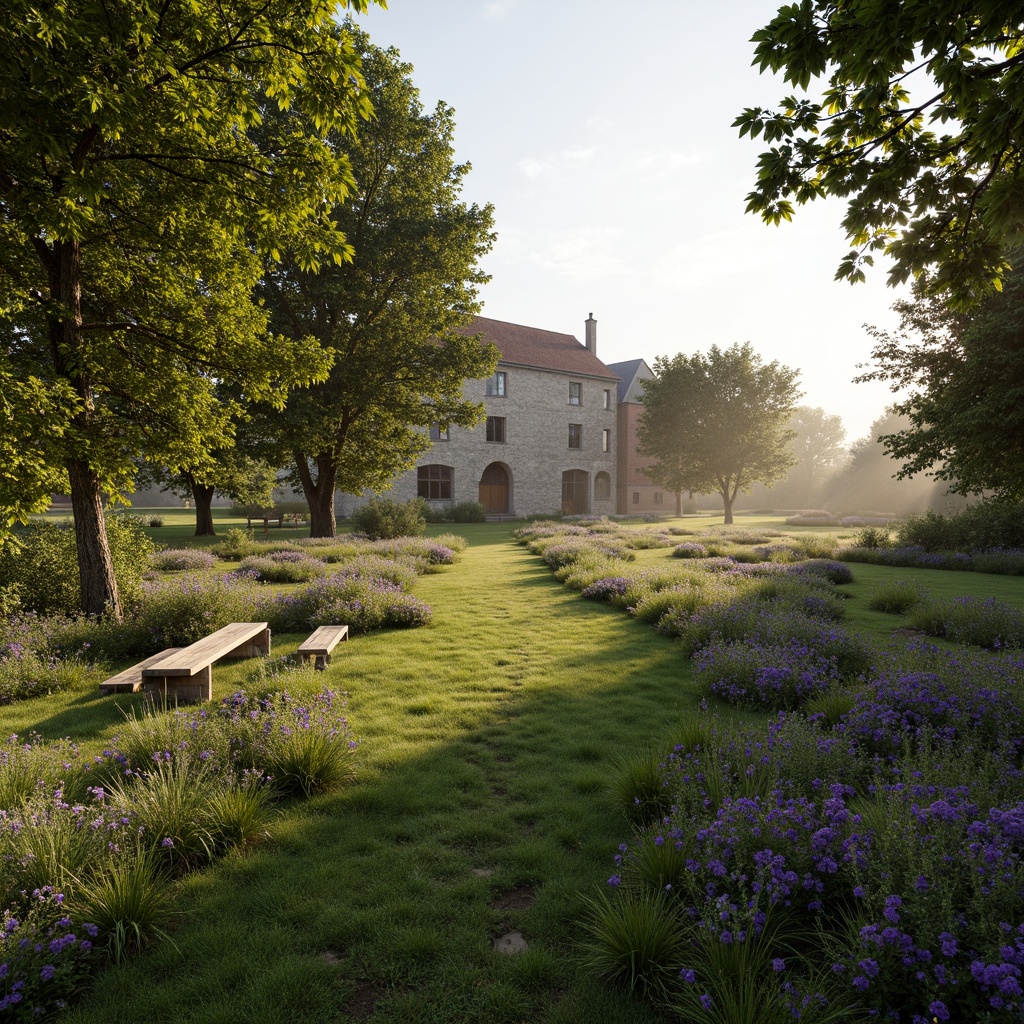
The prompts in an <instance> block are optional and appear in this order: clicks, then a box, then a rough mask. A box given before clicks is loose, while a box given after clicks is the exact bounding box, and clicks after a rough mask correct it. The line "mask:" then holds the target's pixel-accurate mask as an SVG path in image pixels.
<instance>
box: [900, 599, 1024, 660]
mask: <svg viewBox="0 0 1024 1024" xmlns="http://www.w3.org/2000/svg"><path fill="white" fill-rule="evenodd" d="M909 625H910V627H911V628H912V629H920V630H922V631H923V632H925V633H927V634H928V635H929V636H941V637H945V638H946V639H947V640H951V641H952V642H953V643H956V644H973V645H975V646H977V647H987V648H990V649H995V650H999V649H1001V648H1005V647H1024V613H1022V612H1020V611H1018V610H1017V609H1016V608H1014V607H1013V605H1009V604H1005V603H1004V602H1002V601H997V600H996V599H995V598H994V597H988V598H978V597H950V598H934V599H931V600H928V601H923V602H922V603H921V604H919V605H918V606H916V607H915V608H914V610H913V611H912V612H911V614H910V620H909Z"/></svg>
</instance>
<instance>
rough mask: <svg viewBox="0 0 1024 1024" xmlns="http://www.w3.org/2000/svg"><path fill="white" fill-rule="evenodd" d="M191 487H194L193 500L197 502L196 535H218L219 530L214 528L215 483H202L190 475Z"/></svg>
mask: <svg viewBox="0 0 1024 1024" xmlns="http://www.w3.org/2000/svg"><path fill="white" fill-rule="evenodd" d="M189 487H190V488H191V489H192V500H193V501H194V502H195V503H196V532H195V535H196V536H197V537H216V536H217V531H216V530H215V529H214V528H213V491H214V487H213V485H212V484H201V483H199V482H198V481H197V480H194V479H192V478H191V477H190V478H189Z"/></svg>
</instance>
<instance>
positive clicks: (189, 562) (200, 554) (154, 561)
mask: <svg viewBox="0 0 1024 1024" xmlns="http://www.w3.org/2000/svg"><path fill="white" fill-rule="evenodd" d="M215 562H216V558H214V556H213V554H212V553H211V552H209V551H204V550H203V549H202V548H164V549H163V550H161V551H154V552H153V553H152V554H151V555H150V556H149V564H150V565H151V566H152V567H153V568H154V569H157V570H159V571H160V572H177V571H179V570H182V569H184V570H186V571H188V572H199V571H201V570H203V569H212V568H213V566H214V563H215Z"/></svg>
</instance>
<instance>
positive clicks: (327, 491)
mask: <svg viewBox="0 0 1024 1024" xmlns="http://www.w3.org/2000/svg"><path fill="white" fill-rule="evenodd" d="M314 461H315V462H316V471H317V472H316V480H314V479H313V474H312V473H311V472H310V470H309V462H308V461H307V459H306V455H305V453H304V452H295V465H296V467H297V468H298V471H299V479H300V480H301V481H302V493H303V494H304V495H305V498H306V504H307V505H309V535H310V537H336V536H337V535H338V522H337V519H336V517H335V515H334V485H335V481H336V480H337V479H338V468H337V466H336V465H335V464H334V455H333V453H332V452H321V453H320V454H319V455H316V456H315V457H314Z"/></svg>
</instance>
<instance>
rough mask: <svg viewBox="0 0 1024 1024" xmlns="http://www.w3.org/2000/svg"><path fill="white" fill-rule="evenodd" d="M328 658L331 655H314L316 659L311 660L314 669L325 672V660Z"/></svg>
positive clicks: (327, 660)
mask: <svg viewBox="0 0 1024 1024" xmlns="http://www.w3.org/2000/svg"><path fill="white" fill-rule="evenodd" d="M330 660H331V656H330V655H329V654H318V655H317V656H316V661H314V662H313V668H314V669H316V671H317V672H326V671H327V662H329V661H330Z"/></svg>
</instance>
